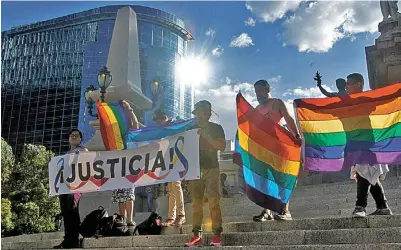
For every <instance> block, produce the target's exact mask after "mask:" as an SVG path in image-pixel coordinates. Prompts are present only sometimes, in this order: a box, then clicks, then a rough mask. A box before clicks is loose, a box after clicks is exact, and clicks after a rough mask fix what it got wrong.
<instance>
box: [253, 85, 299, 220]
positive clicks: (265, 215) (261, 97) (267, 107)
mask: <svg viewBox="0 0 401 250" xmlns="http://www.w3.org/2000/svg"><path fill="white" fill-rule="evenodd" d="M254 87H255V93H256V97H257V99H258V102H259V105H258V106H257V107H256V109H257V110H259V112H261V113H262V114H263V115H265V116H266V117H268V118H269V119H271V120H273V121H274V122H276V123H278V124H280V123H281V119H282V118H284V120H285V122H286V123H287V126H288V128H289V129H290V131H291V132H292V134H293V135H295V138H296V139H297V140H300V136H299V133H298V129H297V126H296V125H295V122H294V119H293V118H292V117H291V116H290V114H289V113H288V110H287V107H286V106H285V104H284V102H283V101H282V100H281V99H275V98H271V95H270V85H269V83H268V82H267V81H266V80H259V81H257V82H256V83H255V84H254ZM272 219H273V216H272V212H271V211H269V210H268V209H264V210H263V211H262V213H261V214H260V215H257V216H254V217H253V220H254V221H266V220H272ZM274 219H276V220H292V217H291V214H290V211H289V209H288V203H287V205H286V207H285V209H284V210H283V211H282V212H281V213H279V214H276V215H274Z"/></svg>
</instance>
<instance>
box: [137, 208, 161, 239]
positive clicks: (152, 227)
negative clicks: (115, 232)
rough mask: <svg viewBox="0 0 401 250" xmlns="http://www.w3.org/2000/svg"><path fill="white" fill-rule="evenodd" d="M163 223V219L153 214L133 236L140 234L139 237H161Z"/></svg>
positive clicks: (138, 227)
mask: <svg viewBox="0 0 401 250" xmlns="http://www.w3.org/2000/svg"><path fill="white" fill-rule="evenodd" d="M161 221H162V217H161V216H160V215H159V214H158V213H156V212H152V213H151V214H150V216H149V218H147V219H146V220H145V221H143V222H142V223H140V224H139V225H138V226H136V228H135V230H134V233H133V234H134V235H135V234H136V232H138V233H139V235H160V233H161V231H162V224H161Z"/></svg>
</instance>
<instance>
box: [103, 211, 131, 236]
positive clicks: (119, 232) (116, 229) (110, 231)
mask: <svg viewBox="0 0 401 250" xmlns="http://www.w3.org/2000/svg"><path fill="white" fill-rule="evenodd" d="M100 234H101V235H102V236H104V237H112V236H130V230H129V227H128V226H127V219H126V218H125V217H124V216H121V215H119V214H114V215H112V216H109V217H107V218H103V219H102V225H101V226H100Z"/></svg>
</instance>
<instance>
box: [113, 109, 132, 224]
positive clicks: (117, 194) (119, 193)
mask: <svg viewBox="0 0 401 250" xmlns="http://www.w3.org/2000/svg"><path fill="white" fill-rule="evenodd" d="M121 106H122V107H123V108H124V112H125V113H126V115H127V117H128V118H129V126H130V128H132V129H139V122H138V119H137V117H136V115H135V113H134V111H133V109H132V108H131V106H130V105H129V103H128V102H127V101H121ZM111 200H112V202H113V203H118V207H119V212H120V215H121V216H124V217H126V218H127V226H129V227H130V226H134V225H135V224H134V220H133V213H134V201H135V188H125V189H116V190H113V192H112V196H111Z"/></svg>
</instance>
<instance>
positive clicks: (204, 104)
mask: <svg viewBox="0 0 401 250" xmlns="http://www.w3.org/2000/svg"><path fill="white" fill-rule="evenodd" d="M199 109H209V110H211V109H212V104H211V103H210V102H209V101H206V100H202V101H199V102H197V103H196V104H195V109H194V110H193V111H192V114H195V111H196V110H199Z"/></svg>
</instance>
